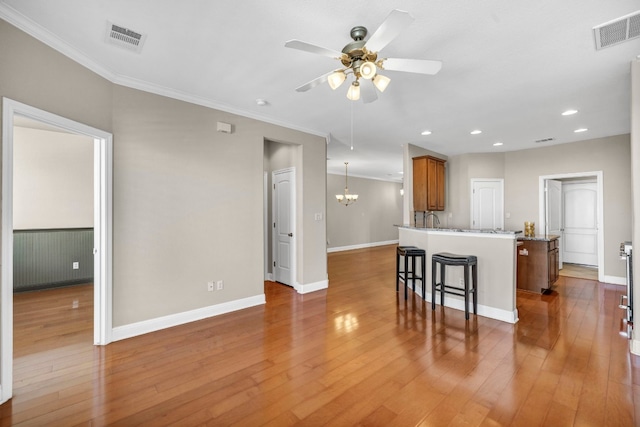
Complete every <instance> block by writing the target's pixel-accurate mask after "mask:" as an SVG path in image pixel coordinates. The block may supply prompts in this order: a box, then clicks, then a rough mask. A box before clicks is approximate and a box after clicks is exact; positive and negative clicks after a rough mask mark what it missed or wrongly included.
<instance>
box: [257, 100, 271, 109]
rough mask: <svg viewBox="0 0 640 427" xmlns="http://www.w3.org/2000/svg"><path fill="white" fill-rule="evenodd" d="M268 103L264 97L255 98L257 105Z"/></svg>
mask: <svg viewBox="0 0 640 427" xmlns="http://www.w3.org/2000/svg"><path fill="white" fill-rule="evenodd" d="M268 104H269V102H268V101H267V100H266V99H262V98H258V99H256V105H258V106H259V107H265V106H266V105H268Z"/></svg>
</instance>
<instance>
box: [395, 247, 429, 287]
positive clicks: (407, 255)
mask: <svg viewBox="0 0 640 427" xmlns="http://www.w3.org/2000/svg"><path fill="white" fill-rule="evenodd" d="M426 256H427V253H426V252H425V250H424V249H419V248H417V247H415V246H398V250H397V252H396V292H398V290H399V285H400V279H402V281H403V282H404V299H407V285H408V284H409V282H408V281H409V280H411V281H412V282H413V292H415V291H416V280H420V281H421V282H422V298H424V293H425V290H426V288H425V283H424V277H425V275H426V274H425V267H426V265H425V263H426ZM400 257H404V271H400ZM416 258H420V264H421V272H422V275H420V276H417V275H416ZM409 259H411V270H409Z"/></svg>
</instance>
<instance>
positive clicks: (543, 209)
mask: <svg viewBox="0 0 640 427" xmlns="http://www.w3.org/2000/svg"><path fill="white" fill-rule="evenodd" d="M602 175H603V174H602V171H592V172H574V173H563V174H555V175H541V176H539V177H538V209H539V211H538V220H539V221H540V225H541V228H540V230H546V229H547V221H546V219H547V205H546V201H545V195H544V191H545V188H546V185H545V181H546V180H547V179H555V180H559V181H561V180H563V179H568V178H573V179H575V178H584V179H593V177H595V178H596V189H597V192H598V194H597V203H598V206H597V208H596V211H597V215H598V233H597V236H598V281H599V282H604V281H605V277H604V184H603V181H602Z"/></svg>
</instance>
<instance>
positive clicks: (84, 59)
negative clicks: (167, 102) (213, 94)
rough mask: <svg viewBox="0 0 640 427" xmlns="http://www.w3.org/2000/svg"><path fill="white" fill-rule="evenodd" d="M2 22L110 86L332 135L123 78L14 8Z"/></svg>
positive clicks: (2, 7) (2, 12)
mask: <svg viewBox="0 0 640 427" xmlns="http://www.w3.org/2000/svg"><path fill="white" fill-rule="evenodd" d="M0 18H1V19H3V20H5V21H7V22H9V23H10V24H12V25H14V26H16V27H17V28H19V29H20V30H22V31H24V32H25V33H27V34H29V35H30V36H32V37H34V38H35V39H37V40H39V41H41V42H42V43H44V44H46V45H47V46H49V47H51V48H52V49H54V50H56V51H58V52H60V53H61V54H63V55H64V56H66V57H68V58H70V59H72V60H73V61H75V62H77V63H78V64H80V65H82V66H83V67H85V68H87V69H89V70H91V71H93V72H94V73H96V74H98V75H99V76H101V77H103V78H105V79H107V80H108V81H110V82H111V83H115V84H118V85H121V86H125V87H129V88H132V89H137V90H141V91H144V92H148V93H153V94H156V95H161V96H166V97H167V98H172V99H177V100H180V101H185V102H188V103H190V104H195V105H201V106H203V107H208V108H213V109H216V110H219V111H225V112H228V113H232V114H237V115H240V116H243V117H248V118H251V119H255V120H260V121H262V122H265V123H271V124H273V125H277V126H282V127H285V128H288V129H293V130H297V131H300V132H304V133H308V134H311V135H315V136H320V137H323V138H325V139H327V138H329V134H328V133H326V132H322V131H319V130H316V129H308V128H304V127H302V126H298V125H295V124H293V123H288V122H285V121H282V120H277V119H275V118H273V117H269V116H263V115H260V114H256V113H255V111H249V110H242V109H239V108H236V107H233V106H231V105H228V104H223V103H221V102H219V101H215V100H212V99H207V98H203V97H200V96H197V95H194V94H191V93H187V92H182V91H179V90H176V89H171V88H167V87H164V86H159V85H155V84H152V83H148V82H145V81H142V80H138V79H133V78H131V77H127V76H123V75H120V74H117V73H115V72H114V71H113V70H110V69H108V68H105V67H104V66H102V65H100V64H99V63H97V62H95V61H94V60H93V59H91V58H89V57H88V56H87V55H85V54H84V53H82V52H80V51H79V50H77V49H76V48H74V47H72V46H71V45H69V44H68V43H66V42H65V41H64V40H62V39H61V38H59V37H58V36H56V35H55V34H53V33H51V32H50V31H48V30H46V29H45V28H43V27H41V26H40V25H38V24H37V23H35V22H34V21H32V20H31V19H29V18H27V17H25V16H24V15H22V14H21V13H20V12H18V11H16V10H15V9H13V8H11V7H10V6H8V5H6V4H4V3H0Z"/></svg>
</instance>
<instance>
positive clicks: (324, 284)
mask: <svg viewBox="0 0 640 427" xmlns="http://www.w3.org/2000/svg"><path fill="white" fill-rule="evenodd" d="M328 287H329V279H325V280H320V281H319V282H314V283H307V284H304V285H301V284H300V283H296V285H295V286H294V288H295V290H296V291H298V293H299V294H308V293H309V292H315V291H320V290H322V289H327V288H328Z"/></svg>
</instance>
